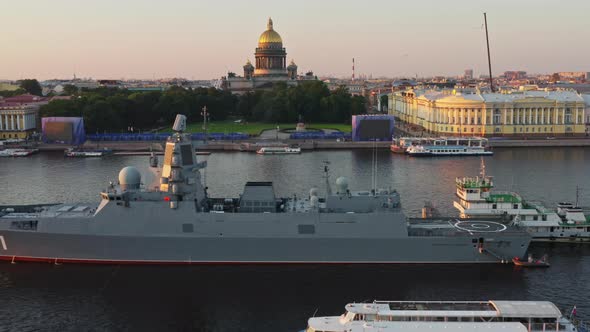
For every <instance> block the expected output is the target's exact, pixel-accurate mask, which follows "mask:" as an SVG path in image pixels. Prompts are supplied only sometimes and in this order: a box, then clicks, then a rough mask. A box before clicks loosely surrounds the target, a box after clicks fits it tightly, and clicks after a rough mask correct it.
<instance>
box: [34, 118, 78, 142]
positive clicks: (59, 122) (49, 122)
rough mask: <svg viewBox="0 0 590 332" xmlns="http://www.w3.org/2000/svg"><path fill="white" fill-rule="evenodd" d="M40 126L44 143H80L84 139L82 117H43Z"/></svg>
mask: <svg viewBox="0 0 590 332" xmlns="http://www.w3.org/2000/svg"><path fill="white" fill-rule="evenodd" d="M41 126H42V128H41V131H42V139H43V142H45V143H54V144H55V143H57V144H69V145H80V144H83V143H84V141H86V133H85V132H84V119H83V118H76V117H49V118H43V119H41Z"/></svg>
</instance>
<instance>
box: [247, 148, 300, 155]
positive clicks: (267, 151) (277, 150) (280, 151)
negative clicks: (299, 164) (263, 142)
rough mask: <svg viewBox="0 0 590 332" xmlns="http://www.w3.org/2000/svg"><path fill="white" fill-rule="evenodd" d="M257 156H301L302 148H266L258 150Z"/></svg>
mask: <svg viewBox="0 0 590 332" xmlns="http://www.w3.org/2000/svg"><path fill="white" fill-rule="evenodd" d="M256 153H257V154H299V153H301V148H300V147H290V146H265V147H261V148H259V149H258V150H256Z"/></svg>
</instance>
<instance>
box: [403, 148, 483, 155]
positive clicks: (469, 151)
mask: <svg viewBox="0 0 590 332" xmlns="http://www.w3.org/2000/svg"><path fill="white" fill-rule="evenodd" d="M406 153H407V154H409V155H410V156H414V157H438V156H491V155H493V154H494V153H493V152H492V151H489V150H486V148H484V147H482V146H466V145H412V146H410V147H408V149H407V151H406Z"/></svg>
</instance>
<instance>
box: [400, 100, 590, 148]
mask: <svg viewBox="0 0 590 332" xmlns="http://www.w3.org/2000/svg"><path fill="white" fill-rule="evenodd" d="M588 101H590V98H587V99H585V97H584V96H583V95H580V94H578V93H577V92H575V91H569V90H568V91H563V90H561V91H545V90H533V91H530V90H526V89H523V90H521V91H504V92H501V93H483V92H478V91H475V92H472V93H461V92H457V91H455V90H451V89H448V90H406V91H398V92H394V93H391V94H389V113H390V114H392V115H394V116H396V117H397V118H398V119H400V120H402V121H405V122H407V123H411V124H414V125H418V126H422V127H423V128H425V130H426V131H428V132H431V133H436V134H439V135H453V136H463V135H478V136H520V137H522V136H583V135H585V134H586V122H587V121H589V120H590V117H589V115H587V114H586V112H588V111H589V110H588V105H587V103H588Z"/></svg>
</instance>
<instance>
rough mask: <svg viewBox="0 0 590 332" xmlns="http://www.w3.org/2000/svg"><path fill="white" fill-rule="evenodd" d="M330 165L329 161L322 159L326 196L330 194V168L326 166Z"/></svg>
mask: <svg viewBox="0 0 590 332" xmlns="http://www.w3.org/2000/svg"><path fill="white" fill-rule="evenodd" d="M328 165H330V162H329V161H324V178H325V179H326V197H327V196H332V187H331V186H330V169H329V168H328Z"/></svg>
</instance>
